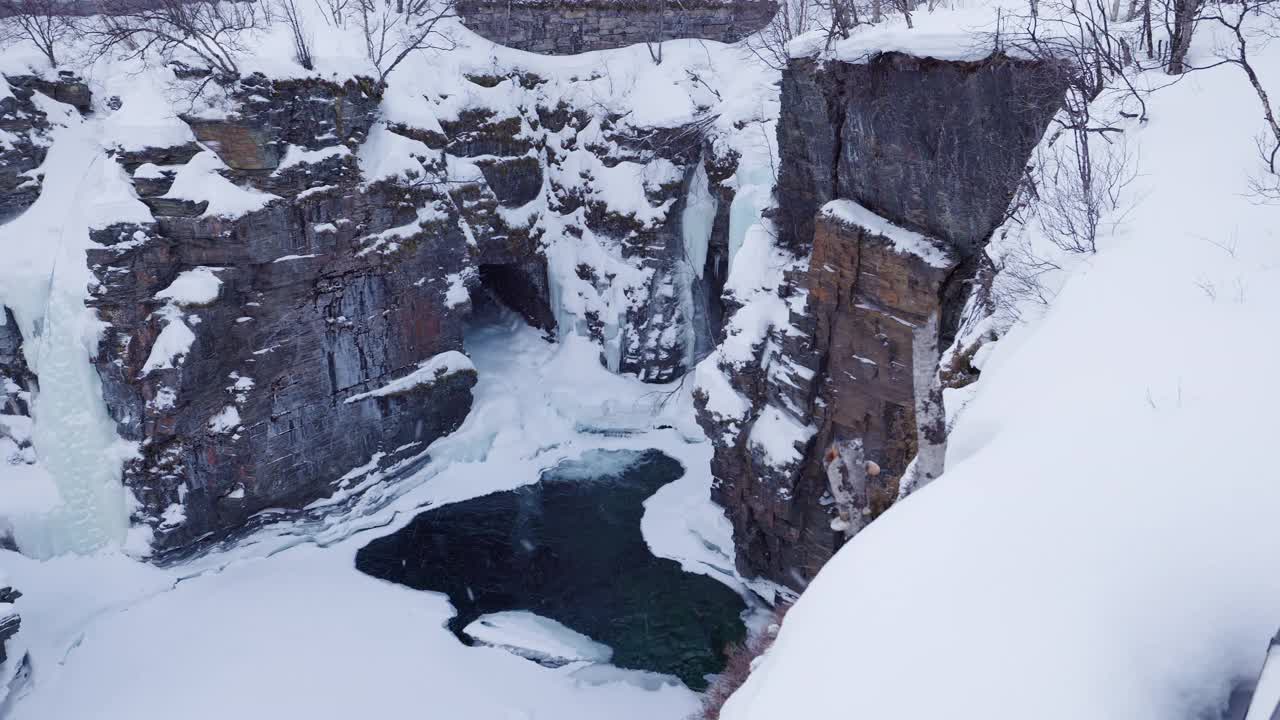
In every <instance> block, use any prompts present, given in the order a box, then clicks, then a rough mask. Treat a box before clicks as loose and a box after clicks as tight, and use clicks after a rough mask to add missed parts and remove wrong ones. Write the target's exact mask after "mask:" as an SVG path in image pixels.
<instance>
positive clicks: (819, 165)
mask: <svg viewBox="0 0 1280 720" xmlns="http://www.w3.org/2000/svg"><path fill="white" fill-rule="evenodd" d="M1057 73H1058V70H1057V68H1054V67H1052V66H1047V65H1043V64H1035V63H1027V62H1017V61H1012V60H1009V59H1006V58H1003V57H993V58H990V59H988V60H986V61H982V62H973V63H950V62H941V61H936V60H923V59H917V58H910V57H906V56H903V55H900V54H894V53H889V54H884V55H880V56H878V57H875V58H872V59H871V60H870V61H869V62H867V63H865V64H856V65H855V64H844V63H826V64H818V63H816V62H814V61H812V60H805V59H801V60H795V61H793V62H792V64H791V66H790V67H789V68H788V70H787V71H786V73H785V74H784V77H783V88H782V117H781V120H780V122H779V130H778V133H779V136H778V139H779V148H780V154H781V170H780V176H779V182H778V188H777V195H778V199H779V208H778V212H777V217H776V221H777V224H778V230H779V236H780V243H781V244H783V245H784V246H785V247H788V248H789V249H791V250H792V251H793V252H794V253H795V254H796V255H797V256H798V257H801V258H806V257H807V263H804V262H802V263H801V264H800V267H801V268H805V266H806V265H807V268H806V269H803V270H802V271H797V272H795V273H793V274H792V275H791V276H790V277H789V278H788V280H787V283H786V284H785V286H784V287H783V288H782V289H781V290H780V293H781V295H782V296H783V298H784V299H786V300H787V301H788V304H789V307H790V308H791V309H792V312H791V318H790V321H789V327H788V328H785V329H775V330H773V331H771V333H770V335H769V342H766V343H764V344H763V346H761V347H760V348H758V349H757V350H756V353H757V354H756V357H755V359H754V360H752V361H751V362H749V363H746V364H744V365H742V366H740V367H727V366H722V367H720V368H719V370H720V372H721V373H722V374H723V375H724V376H725V379H726V381H727V383H728V386H729V387H731V388H733V389H734V390H735V391H736V392H737V393H738V394H739V395H741V396H742V397H743V398H744V399H745V400H746V401H747V402H748V403H749V405H750V410H749V411H748V413H747V415H746V417H745V418H744V419H732V418H724V417H721V416H719V415H717V414H716V413H715V412H712V411H711V410H710V409H709V405H708V399H707V396H706V395H705V394H702V395H701V396H700V397H699V398H698V406H699V413H698V419H699V422H700V423H701V424H702V426H703V428H704V429H705V430H706V431H707V434H708V436H709V437H710V438H712V441H713V443H715V446H716V448H715V454H714V457H713V460H712V473H713V476H714V477H715V488H714V490H713V495H714V497H715V499H716V500H717V501H718V502H720V503H721V504H722V505H724V506H725V507H726V509H727V512H728V514H729V516H730V519H731V520H732V521H733V525H734V534H735V543H736V546H737V548H738V553H739V554H738V565H739V568H740V569H741V570H742V571H743V572H744V573H745V574H749V575H759V576H764V577H768V578H771V579H774V580H777V581H779V582H782V583H784V584H786V585H789V586H791V587H793V588H797V589H800V588H803V587H804V585H806V584H807V583H808V581H809V580H810V579H811V578H812V577H813V576H814V575H815V574H816V573H817V571H818V570H819V569H820V568H821V566H822V565H823V564H824V563H825V562H826V560H827V559H828V558H829V557H830V556H831V554H832V553H834V552H835V550H836V549H838V548H839V546H840V545H841V544H842V543H843V542H844V540H845V538H846V537H847V536H850V535H852V534H854V533H856V532H857V531H858V530H860V529H861V528H862V527H864V526H865V525H866V524H867V523H868V522H870V521H871V520H872V519H874V517H875V516H876V515H878V514H879V513H880V512H883V511H884V510H885V509H886V508H887V507H888V506H889V505H890V504H891V503H892V502H893V501H894V500H895V499H896V498H897V497H898V493H899V489H900V485H902V484H913V483H916V482H926V481H927V480H928V479H931V478H932V477H935V476H936V475H937V474H938V473H940V472H941V470H942V458H943V457H944V455H945V434H946V432H945V431H946V428H945V412H944V410H943V407H942V386H941V381H940V380H939V376H938V362H939V357H940V348H942V347H944V346H945V345H946V344H949V343H950V342H951V338H952V337H953V336H954V332H955V326H956V323H957V322H958V316H959V308H960V306H961V305H963V303H964V302H965V299H966V297H967V296H968V294H969V288H970V286H971V285H972V284H973V283H974V280H975V278H977V276H978V275H979V274H980V269H981V268H982V267H984V262H983V258H984V255H983V253H982V247H983V246H984V245H985V243H986V241H987V238H988V237H989V236H990V234H991V232H992V231H993V230H994V229H995V228H996V227H997V226H998V225H999V224H1000V223H1001V222H1002V221H1003V217H1004V213H1005V210H1006V208H1007V206H1008V204H1009V202H1010V200H1011V198H1012V195H1013V193H1014V191H1015V189H1016V185H1017V182H1018V179H1019V177H1020V175H1021V173H1022V169H1023V167H1024V165H1025V163H1026V161H1027V158H1028V157H1029V156H1030V153H1031V151H1032V150H1033V149H1034V146H1035V144H1036V143H1037V142H1038V140H1039V139H1040V137H1041V136H1042V135H1043V133H1044V131H1045V128H1046V127H1047V125H1048V122H1049V120H1050V119H1051V118H1052V115H1053V113H1054V112H1055V111H1056V109H1057V107H1058V104H1059V102H1060V100H1061V97H1062V88H1063V86H1062V84H1061V82H1060V77H1059V76H1058V74H1057ZM838 199H848V200H852V201H854V203H856V204H855V205H854V207H858V206H861V207H862V208H865V209H866V210H868V211H870V213H868V214H867V215H865V216H863V215H859V214H858V213H856V212H855V213H842V212H840V207H841V203H840V202H831V201H833V200H838ZM828 203H830V204H828ZM864 212H865V211H864ZM877 215H878V216H879V217H880V218H885V219H887V220H889V221H891V222H892V223H894V224H895V225H897V226H899V227H897V228H892V227H890V228H887V229H886V227H885V225H884V223H883V221H880V220H878V219H875V216H877ZM868 218H871V219H868ZM872 226H874V227H872ZM908 228H909V229H910V230H907V229H908ZM911 231H918V233H917V232H911ZM904 238H906V240H904ZM952 374H954V375H956V376H959V375H960V374H963V368H959V369H955V370H953V371H952ZM778 417H781V418H785V419H786V421H787V422H790V423H792V424H794V425H795V426H800V427H805V432H804V433H803V434H802V436H803V437H804V438H806V440H804V441H803V442H798V444H797V446H796V451H797V452H798V453H799V458H800V459H798V460H791V461H789V462H779V461H778V460H777V458H773V457H770V456H769V454H768V453H765V452H762V450H761V446H760V444H759V443H758V442H752V441H751V436H752V433H753V431H755V430H756V429H757V425H758V424H759V423H761V422H762V421H766V420H767V421H768V422H770V423H773V422H774V420H773V419H774V418H778ZM759 427H760V428H767V427H774V425H759ZM761 431H762V432H768V430H761ZM829 449H832V450H835V451H836V454H837V455H838V456H839V457H840V458H842V461H841V463H840V464H838V465H837V473H836V477H837V478H839V482H838V487H837V490H838V491H839V492H834V493H833V491H832V487H831V480H830V479H829V477H828V472H827V462H826V461H825V459H824V456H825V455H826V453H827V452H828V450H829ZM868 462H870V463H873V464H874V466H872V465H867V463H868ZM913 463H914V464H913ZM837 518H840V519H841V521H840V522H836V523H835V524H834V525H835V528H836V529H833V521H835V520H837Z"/></svg>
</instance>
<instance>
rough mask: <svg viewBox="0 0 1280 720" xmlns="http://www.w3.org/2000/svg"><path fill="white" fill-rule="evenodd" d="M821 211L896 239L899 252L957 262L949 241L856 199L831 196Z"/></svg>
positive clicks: (933, 261) (943, 263)
mask: <svg viewBox="0 0 1280 720" xmlns="http://www.w3.org/2000/svg"><path fill="white" fill-rule="evenodd" d="M819 213H820V214H821V215H822V216H823V217H827V218H831V219H833V220H837V221H839V222H841V223H844V224H846V225H850V226H856V227H861V228H863V229H865V230H867V231H868V232H870V233H871V234H873V235H879V236H880V237H883V238H885V239H887V240H889V241H890V242H891V243H893V247H894V249H895V250H897V251H898V252H899V253H903V254H908V255H914V256H916V257H918V258H920V259H921V260H923V261H925V262H927V263H929V264H930V265H932V266H934V267H938V268H950V267H954V266H955V264H956V262H957V258H956V255H955V251H953V250H951V249H950V248H949V247H948V246H947V245H946V243H943V242H940V241H938V240H935V239H933V238H931V237H928V236H926V235H921V234H920V233H918V232H915V231H913V230H907V229H906V228H902V227H899V226H897V225H894V224H893V223H891V222H889V221H888V220H886V219H884V218H883V217H880V216H879V215H877V214H875V213H873V212H871V211H870V210H868V209H866V208H864V207H863V206H861V205H859V204H858V203H856V202H854V201H853V200H832V201H831V202H829V203H827V204H826V205H823V206H822V209H821V210H820V211H819Z"/></svg>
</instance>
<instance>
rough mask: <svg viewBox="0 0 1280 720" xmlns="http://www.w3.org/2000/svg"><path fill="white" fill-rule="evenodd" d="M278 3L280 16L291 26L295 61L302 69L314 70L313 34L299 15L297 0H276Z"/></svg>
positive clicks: (290, 31)
mask: <svg viewBox="0 0 1280 720" xmlns="http://www.w3.org/2000/svg"><path fill="white" fill-rule="evenodd" d="M276 2H277V4H278V5H279V8H280V14H281V15H283V16H284V20H285V23H286V24H288V26H289V33H290V37H291V38H292V39H293V59H294V60H297V61H298V64H299V65H301V66H302V67H304V68H306V69H308V70H314V69H315V59H314V58H313V57H312V56H311V34H310V33H309V32H307V28H306V25H305V24H304V23H303V21H302V16H301V15H300V14H299V13H298V6H297V3H296V0H276Z"/></svg>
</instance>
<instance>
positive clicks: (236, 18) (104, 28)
mask: <svg viewBox="0 0 1280 720" xmlns="http://www.w3.org/2000/svg"><path fill="white" fill-rule="evenodd" d="M101 8H102V15H101V16H100V18H99V20H98V22H96V23H93V24H89V25H87V26H86V31H85V34H86V36H87V37H88V38H89V40H90V41H91V43H92V44H93V46H94V48H95V49H96V50H97V51H98V52H99V53H107V52H123V54H124V56H125V57H129V58H140V59H142V60H144V61H147V60H150V59H151V58H153V57H154V58H158V59H160V60H161V61H163V62H171V61H175V60H176V61H185V59H184V58H183V57H182V56H183V54H184V53H185V54H187V55H188V58H186V59H194V60H195V61H196V62H198V63H200V64H202V65H203V68H201V70H202V71H208V72H209V73H211V74H212V75H213V76H218V77H221V78H235V77H238V76H239V74H240V69H239V66H238V65H237V64H236V58H237V56H238V55H239V54H240V53H242V52H243V51H244V45H243V43H244V41H245V40H246V39H247V36H248V35H249V34H250V33H252V32H253V31H256V30H258V29H259V28H261V27H262V25H263V24H264V23H265V21H266V18H265V13H264V12H263V10H262V8H261V7H260V6H259V5H258V4H257V3H255V2H189V1H188V0H149V1H148V2H138V1H137V0H104V1H103V2H102V3H101Z"/></svg>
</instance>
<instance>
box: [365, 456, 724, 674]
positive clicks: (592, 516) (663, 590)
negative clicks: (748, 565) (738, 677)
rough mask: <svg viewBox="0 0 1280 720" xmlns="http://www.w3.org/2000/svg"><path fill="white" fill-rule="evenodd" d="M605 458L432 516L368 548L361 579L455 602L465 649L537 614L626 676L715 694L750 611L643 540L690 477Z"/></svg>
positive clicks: (672, 468) (664, 465)
mask: <svg viewBox="0 0 1280 720" xmlns="http://www.w3.org/2000/svg"><path fill="white" fill-rule="evenodd" d="M597 452H598V455H597V456H596V458H595V460H597V461H598V460H599V458H600V457H607V456H613V459H612V460H610V461H608V462H607V463H603V464H601V463H598V462H583V461H578V462H571V463H563V464H562V465H560V466H558V467H557V468H553V469H551V470H548V471H547V472H545V473H544V474H543V476H542V478H541V479H540V480H539V482H538V483H536V484H533V485H527V486H524V487H521V488H518V489H516V490H512V491H507V492H499V493H494V494H492V495H487V496H484V497H480V498H476V499H473V500H466V501H463V502H459V503H454V504H450V505H446V506H444V507H441V508H438V509H435V510H429V511H427V512H424V513H422V514H421V515H419V516H418V517H417V518H415V519H414V520H413V521H412V522H411V523H409V524H408V525H407V526H405V527H404V528H403V529H401V530H399V531H397V532H396V533H394V534H392V535H389V536H387V537H383V538H379V539H377V540H374V541H373V542H371V543H369V544H368V545H366V546H365V547H364V548H362V549H361V550H360V551H359V553H358V554H357V555H356V567H357V569H359V570H360V571H362V572H365V573H368V574H370V575H373V576H374V577H378V578H382V579H384V580H390V581H392V582H396V583H400V584H403V585H408V586H409V587H412V588H415V589H419V590H428V591H433V592H442V593H445V594H446V595H448V596H449V600H450V602H451V603H452V604H453V606H454V607H455V608H456V609H457V614H456V615H455V616H454V617H453V618H452V619H451V620H450V621H449V627H450V629H451V630H453V632H454V633H455V634H457V635H458V636H459V638H460V639H462V640H464V641H466V637H465V635H463V632H462V631H463V629H464V628H465V627H466V626H467V625H468V624H470V623H471V622H472V621H473V620H475V619H477V618H479V617H480V616H482V615H486V614H489V613H494V612H500V611H504V610H528V611H532V612H534V613H537V614H538V615H541V616H543V617H547V618H551V619H553V620H556V621H558V622H560V623H562V624H563V625H565V626H567V627H569V628H571V629H573V630H575V631H577V632H580V633H582V634H584V635H587V636H588V637H590V638H591V639H593V640H595V641H596V642H599V643H603V644H605V645H608V646H609V647H610V648H612V649H613V660H612V662H613V664H615V665H617V666H619V667H624V668H633V669H644V670H653V671H657V672H661V673H667V674H672V675H675V676H677V677H679V678H680V679H681V680H683V681H684V682H685V683H686V684H687V685H689V687H691V688H694V689H700V688H702V687H705V685H706V681H705V678H704V676H705V675H707V674H710V673H715V672H718V671H719V670H721V669H722V668H723V666H724V649H725V646H726V645H727V644H729V643H732V642H736V641H738V640H740V639H741V638H742V637H743V636H744V632H745V631H744V627H743V624H742V621H741V617H740V615H741V613H742V611H743V610H744V609H745V604H744V602H743V600H742V598H741V597H739V596H738V595H737V593H735V592H734V591H733V590H731V589H729V588H728V587H726V586H725V585H723V584H721V583H719V582H717V581H715V580H712V579H711V578H708V577H705V576H703V575H695V574H690V573H686V572H684V571H683V570H681V568H680V564H679V563H677V562H675V561H672V560H667V559H664V558H658V557H655V556H654V555H653V554H652V553H651V552H650V551H649V548H648V546H647V545H646V544H645V541H644V538H643V537H642V535H641V533H640V519H641V516H642V515H643V513H644V507H643V505H642V503H643V501H644V500H645V499H646V498H647V497H649V496H650V495H652V494H653V493H654V492H655V491H656V490H657V489H658V488H660V487H661V486H663V485H665V484H666V483H668V482H671V481H672V480H674V479H676V478H678V477H679V476H680V475H681V474H682V473H683V468H681V466H680V464H679V463H678V462H676V461H675V460H673V459H671V458H669V457H667V456H665V455H663V454H661V453H658V452H657V451H647V452H644V453H622V454H619V453H603V452H599V451H597ZM619 456H621V457H622V459H623V460H624V461H625V462H624V464H623V465H622V466H621V467H618V461H617V458H618V457H619ZM611 468H612V469H611Z"/></svg>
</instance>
